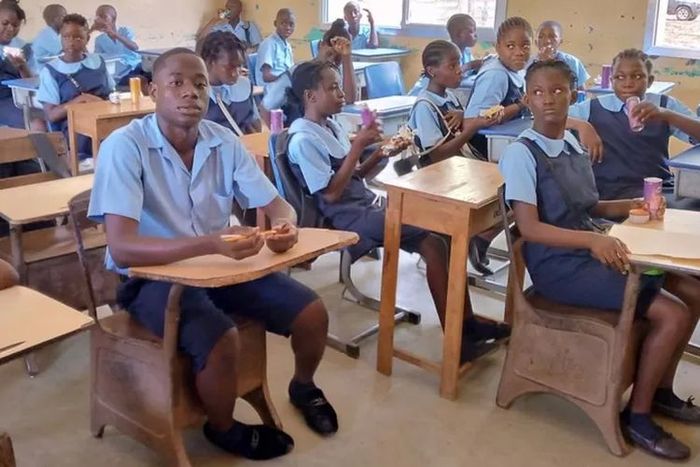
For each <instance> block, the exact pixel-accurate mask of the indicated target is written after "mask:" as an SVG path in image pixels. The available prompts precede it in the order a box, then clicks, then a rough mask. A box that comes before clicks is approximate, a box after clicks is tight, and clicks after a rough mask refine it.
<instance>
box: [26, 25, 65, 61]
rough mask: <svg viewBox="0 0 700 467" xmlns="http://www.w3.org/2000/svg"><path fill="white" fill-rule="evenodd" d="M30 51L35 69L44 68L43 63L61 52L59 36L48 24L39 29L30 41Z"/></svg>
mask: <svg viewBox="0 0 700 467" xmlns="http://www.w3.org/2000/svg"><path fill="white" fill-rule="evenodd" d="M32 52H33V55H34V61H35V66H36V71H37V72H38V71H40V70H41V69H42V68H44V64H46V62H47V61H49V60H51V59H52V58H56V57H58V56H59V55H61V53H62V52H63V46H62V45H61V36H60V35H59V34H58V33H57V32H56V31H55V30H54V29H53V28H52V27H50V26H46V27H45V28H44V29H42V30H41V31H39V34H37V36H36V37H35V38H34V42H32Z"/></svg>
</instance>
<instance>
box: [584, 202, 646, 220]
mask: <svg viewBox="0 0 700 467" xmlns="http://www.w3.org/2000/svg"><path fill="white" fill-rule="evenodd" d="M643 206H644V201H643V200H634V199H620V200H611V201H599V202H598V204H597V205H596V206H595V207H594V208H593V210H592V211H591V214H592V215H594V216H596V217H602V218H605V219H621V218H625V217H627V216H629V213H630V209H635V208H641V207H643Z"/></svg>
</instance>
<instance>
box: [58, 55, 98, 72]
mask: <svg viewBox="0 0 700 467" xmlns="http://www.w3.org/2000/svg"><path fill="white" fill-rule="evenodd" d="M48 64H49V65H51V66H52V67H53V68H54V69H55V70H56V71H58V72H59V73H75V70H76V69H77V68H80V66H84V67H85V68H90V69H91V70H97V69H98V68H100V66H102V57H100V56H99V55H98V54H91V53H89V54H86V55H85V58H83V59H82V60H81V61H79V62H72V63H68V62H64V61H63V59H62V58H61V57H58V58H54V59H53V60H51V61H50V62H49V63H48Z"/></svg>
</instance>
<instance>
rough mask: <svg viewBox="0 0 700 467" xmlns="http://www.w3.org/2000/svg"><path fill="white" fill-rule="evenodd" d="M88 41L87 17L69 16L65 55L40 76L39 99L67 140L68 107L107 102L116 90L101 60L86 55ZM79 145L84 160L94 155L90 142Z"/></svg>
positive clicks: (63, 34)
mask: <svg viewBox="0 0 700 467" xmlns="http://www.w3.org/2000/svg"><path fill="white" fill-rule="evenodd" d="M89 39H90V29H89V26H88V22H87V20H86V19H85V17H83V16H81V15H79V14H69V15H66V16H65V18H63V25H62V26H61V44H62V46H63V55H61V56H60V57H59V58H56V59H54V60H52V61H50V62H49V63H47V64H46V66H45V67H44V69H43V70H41V73H40V74H39V92H38V93H37V99H38V100H39V101H40V102H41V103H42V104H43V105H44V113H45V114H46V118H47V119H48V120H49V121H50V122H51V123H53V124H55V125H57V126H58V128H60V130H61V131H63V133H64V134H66V139H68V136H67V134H68V121H67V110H66V105H68V104H77V103H81V102H96V101H101V100H104V99H107V97H108V96H109V93H110V92H111V91H112V90H113V89H114V87H115V85H114V80H113V79H112V77H111V76H110V75H109V73H107V66H106V65H105V61H104V60H103V59H102V57H100V56H99V55H97V54H88V53H87V52H86V51H85V50H86V49H85V47H86V46H87V43H88V41H89ZM77 145H78V147H77V148H76V152H77V154H78V155H79V157H80V159H81V160H84V159H86V158H88V157H89V156H90V155H91V153H92V147H91V145H90V138H88V137H85V136H82V135H78V144H77Z"/></svg>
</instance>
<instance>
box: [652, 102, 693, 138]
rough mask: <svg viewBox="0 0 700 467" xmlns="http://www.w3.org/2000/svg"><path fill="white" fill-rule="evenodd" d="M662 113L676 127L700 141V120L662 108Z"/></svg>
mask: <svg viewBox="0 0 700 467" xmlns="http://www.w3.org/2000/svg"><path fill="white" fill-rule="evenodd" d="M661 113H662V115H664V119H665V120H666V122H668V124H669V125H670V126H673V127H676V128H678V129H679V130H681V131H682V132H683V133H685V134H686V135H688V136H690V137H692V138H693V139H695V140H696V141H700V121H698V120H697V119H695V118H691V117H687V116H685V115H683V114H679V113H678V112H674V111H673V110H668V109H662V111H661Z"/></svg>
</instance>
